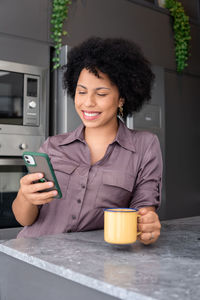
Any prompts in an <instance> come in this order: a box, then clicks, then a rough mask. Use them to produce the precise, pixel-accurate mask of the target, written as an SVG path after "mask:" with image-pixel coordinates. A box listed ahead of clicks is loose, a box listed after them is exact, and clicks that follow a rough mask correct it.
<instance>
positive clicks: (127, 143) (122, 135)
mask: <svg viewBox="0 0 200 300" xmlns="http://www.w3.org/2000/svg"><path fill="white" fill-rule="evenodd" d="M118 121H119V127H118V131H117V135H116V138H115V139H114V141H113V143H114V142H117V143H118V144H119V145H120V146H122V147H123V148H125V149H127V150H130V151H133V152H135V151H136V150H135V146H134V142H133V130H131V129H129V128H128V127H127V126H126V125H125V124H124V122H122V121H121V120H118Z"/></svg>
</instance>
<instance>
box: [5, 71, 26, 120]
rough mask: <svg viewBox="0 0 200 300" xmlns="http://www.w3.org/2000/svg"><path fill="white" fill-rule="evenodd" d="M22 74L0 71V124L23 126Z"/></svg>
mask: <svg viewBox="0 0 200 300" xmlns="http://www.w3.org/2000/svg"><path fill="white" fill-rule="evenodd" d="M23 99H24V74H22V73H16V72H9V71H3V70H0V124H9V125H23V102H24V101H23Z"/></svg>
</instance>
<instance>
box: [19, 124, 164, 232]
mask: <svg viewBox="0 0 200 300" xmlns="http://www.w3.org/2000/svg"><path fill="white" fill-rule="evenodd" d="M40 152H45V153H47V154H48V155H49V157H50V159H51V163H52V165H53V168H54V170H55V174H56V177H57V179H58V182H59V185H60V187H61V190H62V194H63V198H62V199H55V200H53V201H52V202H50V203H47V204H45V205H43V206H42V207H41V208H40V212H39V215H38V218H37V220H36V221H35V223H34V224H33V225H31V226H26V227H25V228H24V229H23V230H22V231H21V232H20V233H19V235H18V237H29V236H41V235H45V234H56V233H62V232H70V231H86V230H94V229H101V228H103V225H104V219H103V214H104V208H108V207H131V208H141V207H144V206H155V207H156V208H158V207H159V205H160V198H161V177H162V158H161V151H160V145H159V141H158V138H157V136H156V135H154V134H152V133H150V132H145V131H136V130H130V129H128V128H127V127H126V126H125V124H124V123H122V122H121V121H119V128H118V132H117V135H116V138H115V140H114V141H113V142H112V143H111V144H110V145H109V146H108V148H107V151H106V153H105V155H104V157H103V158H102V159H101V160H100V161H98V162H96V163H95V164H93V165H91V160H90V151H89V147H88V146H87V144H86V142H85V140H84V126H83V125H81V126H79V127H78V128H77V129H76V130H75V131H73V132H71V133H66V134H61V135H57V136H53V137H49V138H48V139H47V140H46V142H45V143H44V144H43V146H42V147H41V148H40Z"/></svg>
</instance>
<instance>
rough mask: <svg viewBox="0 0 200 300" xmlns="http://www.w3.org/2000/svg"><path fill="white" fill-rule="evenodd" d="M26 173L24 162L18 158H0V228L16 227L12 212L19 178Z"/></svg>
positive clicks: (16, 223)
mask: <svg viewBox="0 0 200 300" xmlns="http://www.w3.org/2000/svg"><path fill="white" fill-rule="evenodd" d="M26 173H27V170H26V167H25V166H24V162H23V160H22V159H19V158H14V157H12V158H10V157H7V158H6V157H3V158H2V157H0V228H11V227H18V226H20V224H19V223H18V222H17V221H16V219H15V217H14V214H13V212H12V203H13V200H14V199H15V197H16V195H17V192H18V189H19V185H20V178H21V177H22V176H24V175H25V174H26Z"/></svg>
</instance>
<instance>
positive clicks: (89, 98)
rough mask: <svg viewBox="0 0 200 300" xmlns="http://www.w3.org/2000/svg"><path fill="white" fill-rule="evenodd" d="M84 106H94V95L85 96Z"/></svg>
mask: <svg viewBox="0 0 200 300" xmlns="http://www.w3.org/2000/svg"><path fill="white" fill-rule="evenodd" d="M84 104H85V106H88V107H89V106H95V104H96V101H95V97H94V95H87V97H86V99H85V103H84Z"/></svg>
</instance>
